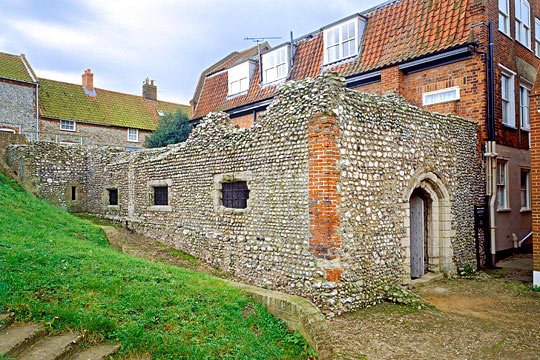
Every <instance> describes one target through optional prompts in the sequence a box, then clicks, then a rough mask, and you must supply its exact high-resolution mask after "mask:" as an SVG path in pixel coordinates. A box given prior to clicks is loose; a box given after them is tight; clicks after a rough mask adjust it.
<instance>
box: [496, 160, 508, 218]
mask: <svg viewBox="0 0 540 360" xmlns="http://www.w3.org/2000/svg"><path fill="white" fill-rule="evenodd" d="M499 164H503V167H502V168H503V170H504V174H503V176H502V177H501V174H500V171H499ZM496 176H497V211H508V210H510V207H509V203H510V199H509V194H508V160H507V159H503V158H499V159H497V172H496ZM501 192H502V193H503V194H504V203H501V202H500V201H501V197H500V196H499V194H500V193H501Z"/></svg>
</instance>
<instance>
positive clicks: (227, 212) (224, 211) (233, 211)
mask: <svg viewBox="0 0 540 360" xmlns="http://www.w3.org/2000/svg"><path fill="white" fill-rule="evenodd" d="M250 211H251V208H250V207H249V206H248V207H247V208H245V209H235V208H228V207H225V206H223V205H221V206H220V207H219V208H218V209H217V212H218V214H220V215H245V214H247V213H249V212H250Z"/></svg>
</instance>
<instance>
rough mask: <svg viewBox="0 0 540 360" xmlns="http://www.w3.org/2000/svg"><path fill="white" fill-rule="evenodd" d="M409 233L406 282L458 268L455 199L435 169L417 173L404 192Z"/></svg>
mask: <svg viewBox="0 0 540 360" xmlns="http://www.w3.org/2000/svg"><path fill="white" fill-rule="evenodd" d="M403 207H404V210H405V214H406V217H408V219H405V226H406V227H407V229H406V235H405V239H404V241H403V245H404V247H405V253H406V258H405V262H404V267H405V268H404V279H403V280H404V283H409V282H411V280H413V279H416V278H420V277H422V276H423V275H425V274H426V273H427V272H433V273H440V272H448V271H452V270H454V268H455V266H454V264H453V260H452V257H453V249H452V239H453V238H454V236H455V230H452V213H451V199H450V194H449V193H448V190H447V189H446V186H445V185H444V183H443V182H442V181H441V179H440V178H439V177H438V176H437V175H435V174H434V173H433V172H421V173H419V174H417V175H415V176H414V177H413V178H412V179H411V181H410V183H409V186H408V187H407V190H406V191H405V194H404V196H403Z"/></svg>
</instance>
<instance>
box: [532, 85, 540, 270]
mask: <svg viewBox="0 0 540 360" xmlns="http://www.w3.org/2000/svg"><path fill="white" fill-rule="evenodd" d="M530 100H531V183H532V209H533V213H532V225H533V226H532V227H533V269H534V270H535V271H540V236H539V235H538V234H540V113H538V111H540V86H539V87H538V88H537V89H533V91H532V92H531V97H530Z"/></svg>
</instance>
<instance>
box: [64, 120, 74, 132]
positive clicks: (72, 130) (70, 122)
mask: <svg viewBox="0 0 540 360" xmlns="http://www.w3.org/2000/svg"><path fill="white" fill-rule="evenodd" d="M68 123H69V124H73V129H70V128H67V127H66V128H65V127H64V124H68ZM60 130H62V131H71V132H76V131H77V122H76V121H75V120H63V119H61V120H60Z"/></svg>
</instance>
